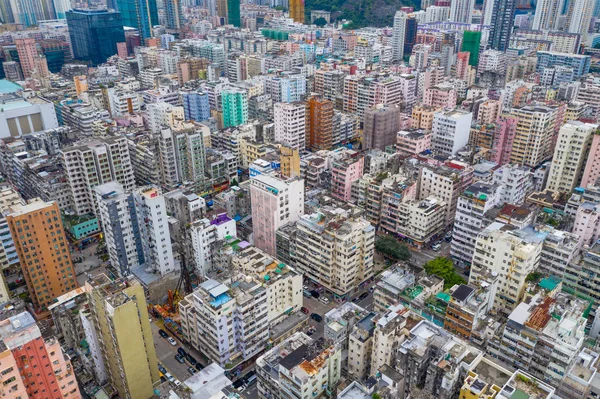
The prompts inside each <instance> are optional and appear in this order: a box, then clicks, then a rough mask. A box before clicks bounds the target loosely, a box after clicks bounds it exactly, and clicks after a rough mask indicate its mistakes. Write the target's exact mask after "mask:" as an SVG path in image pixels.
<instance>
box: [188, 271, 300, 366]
mask: <svg viewBox="0 0 600 399" xmlns="http://www.w3.org/2000/svg"><path fill="white" fill-rule="evenodd" d="M242 281H243V283H242V284H235V285H234V284H231V285H226V284H223V283H220V282H219V281H216V280H213V279H209V280H207V281H205V282H203V283H202V284H200V285H199V287H198V289H197V290H195V291H194V292H193V293H191V294H189V295H188V296H186V297H185V299H184V300H182V301H181V302H179V313H180V316H181V328H182V332H183V336H184V337H185V339H186V340H187V341H188V342H189V343H190V344H191V345H192V347H194V348H195V349H196V350H198V351H200V352H202V353H203V354H205V355H206V356H207V357H208V358H209V359H210V360H212V361H213V362H215V363H218V364H219V365H221V366H222V367H224V366H225V365H226V364H228V363H233V362H234V361H235V360H234V359H236V358H237V359H240V358H241V359H242V360H249V359H250V358H252V357H253V356H255V355H256V354H258V353H260V352H261V351H263V350H264V349H265V348H266V347H267V342H268V340H269V323H268V321H269V319H268V311H269V305H268V295H267V290H266V289H265V287H263V286H262V281H256V280H250V282H247V281H245V279H244V280H242ZM298 288H300V287H298Z"/></svg>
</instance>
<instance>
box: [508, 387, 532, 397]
mask: <svg viewBox="0 0 600 399" xmlns="http://www.w3.org/2000/svg"><path fill="white" fill-rule="evenodd" d="M510 399H529V395H527V394H526V393H525V392H523V391H521V390H520V389H516V390H515V391H514V392H513V394H512V395H510Z"/></svg>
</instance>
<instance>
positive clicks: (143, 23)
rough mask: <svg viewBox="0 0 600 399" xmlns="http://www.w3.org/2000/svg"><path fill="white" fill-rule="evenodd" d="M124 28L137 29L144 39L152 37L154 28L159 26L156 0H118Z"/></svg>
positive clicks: (118, 8)
mask: <svg viewBox="0 0 600 399" xmlns="http://www.w3.org/2000/svg"><path fill="white" fill-rule="evenodd" d="M116 3H117V10H118V11H119V12H120V13H121V18H122V19H123V26H129V27H131V28H136V29H137V30H138V31H139V32H140V36H141V37H142V39H144V40H146V39H147V38H149V37H152V36H153V34H152V27H153V26H155V25H158V11H157V8H156V0H116Z"/></svg>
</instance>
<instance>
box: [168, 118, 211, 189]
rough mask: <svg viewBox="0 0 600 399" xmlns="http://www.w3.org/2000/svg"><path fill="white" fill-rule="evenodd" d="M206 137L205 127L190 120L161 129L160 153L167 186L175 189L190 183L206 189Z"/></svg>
mask: <svg viewBox="0 0 600 399" xmlns="http://www.w3.org/2000/svg"><path fill="white" fill-rule="evenodd" d="M204 140H205V132H204V129H203V128H202V126H199V125H198V124H196V123H187V122H186V123H183V124H178V125H176V126H175V127H173V128H171V129H162V130H161V131H160V135H159V137H158V153H159V162H160V165H161V166H160V172H161V181H162V186H163V187H166V188H168V189H170V190H173V189H175V188H177V187H178V186H179V185H180V184H186V185H191V186H193V187H195V188H197V189H201V190H202V189H204V184H205V174H204V172H205V162H206V149H205V145H204Z"/></svg>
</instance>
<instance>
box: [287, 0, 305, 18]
mask: <svg viewBox="0 0 600 399" xmlns="http://www.w3.org/2000/svg"><path fill="white" fill-rule="evenodd" d="M290 18H292V19H293V20H294V22H298V23H301V24H303V23H304V0H290Z"/></svg>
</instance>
